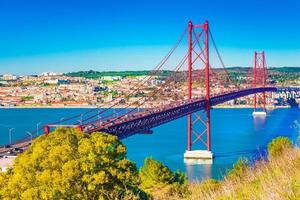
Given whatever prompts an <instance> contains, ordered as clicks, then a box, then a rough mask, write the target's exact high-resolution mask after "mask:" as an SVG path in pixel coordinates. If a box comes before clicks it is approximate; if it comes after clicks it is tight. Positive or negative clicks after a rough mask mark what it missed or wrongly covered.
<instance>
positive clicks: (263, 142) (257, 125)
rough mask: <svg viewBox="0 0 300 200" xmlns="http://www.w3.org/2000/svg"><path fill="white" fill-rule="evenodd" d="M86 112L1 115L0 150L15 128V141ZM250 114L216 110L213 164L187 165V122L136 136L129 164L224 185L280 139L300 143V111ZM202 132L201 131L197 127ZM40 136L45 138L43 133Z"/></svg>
mask: <svg viewBox="0 0 300 200" xmlns="http://www.w3.org/2000/svg"><path fill="white" fill-rule="evenodd" d="M86 110H87V109H81V108H76V109H75V108H30V109H29V108H12V109H6V108H5V109H0V120H1V122H0V131H1V132H0V133H1V137H0V144H1V145H3V144H7V143H8V142H9V134H8V132H9V131H8V130H9V128H11V127H13V128H14V130H13V132H12V140H13V141H16V140H18V139H20V138H23V137H24V136H25V135H26V131H32V130H35V129H36V126H37V123H39V122H42V123H46V122H52V121H56V120H59V119H63V118H64V117H65V116H70V115H74V114H78V113H83V112H85V111H86ZM252 111H253V110H252V109H248V108H234V109H230V108H215V109H212V111H211V130H212V135H211V141H212V151H213V153H214V155H215V158H214V160H213V163H212V164H205V165H203V164H202V165H201V164H191V163H189V164H188V163H185V162H184V159H183V153H184V152H185V150H186V146H187V119H186V117H184V118H181V119H178V120H175V121H172V122H170V123H167V124H164V125H161V126H159V127H156V128H154V129H153V134H152V135H134V136H132V137H130V138H127V139H124V140H123V142H124V143H125V145H126V146H127V149H128V158H129V159H130V160H132V161H134V162H136V164H137V166H138V167H140V166H141V165H143V162H144V159H145V158H146V157H149V156H151V157H153V158H155V159H158V160H160V161H162V162H163V163H164V164H165V165H167V166H168V167H170V168H171V169H172V170H177V169H180V170H182V171H184V172H186V173H187V175H188V178H189V180H190V181H199V180H201V179H203V178H206V177H212V178H216V179H222V178H223V176H224V174H225V173H226V171H227V170H229V169H230V168H232V165H233V164H234V163H235V162H236V161H237V160H238V158H239V157H246V158H248V159H250V160H251V159H256V158H259V157H261V156H264V155H265V151H266V147H267V144H268V143H269V142H270V141H271V140H272V138H275V137H277V136H286V137H289V138H291V139H292V140H293V141H294V142H296V141H297V138H298V132H299V128H298V122H300V112H299V111H300V110H299V109H287V108H278V109H274V110H270V111H268V114H267V116H266V117H265V118H253V116H252ZM198 128H199V129H200V127H198ZM40 134H42V132H40Z"/></svg>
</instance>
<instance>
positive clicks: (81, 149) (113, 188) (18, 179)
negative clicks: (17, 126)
mask: <svg viewBox="0 0 300 200" xmlns="http://www.w3.org/2000/svg"><path fill="white" fill-rule="evenodd" d="M0 181H1V185H0V186H1V189H0V195H1V196H0V198H1V199H122V198H124V197H125V196H132V197H133V196H136V195H137V194H139V193H140V194H142V192H141V191H140V190H139V189H138V185H139V183H140V180H139V176H138V172H137V169H136V166H135V164H134V163H132V162H130V161H128V160H127V159H126V147H125V146H124V145H123V144H122V143H121V142H120V141H119V140H118V139H117V137H115V136H112V135H109V134H105V133H93V134H91V135H89V134H85V133H82V132H80V131H79V130H76V129H66V128H58V129H56V130H55V131H54V132H53V133H51V134H49V135H48V136H41V137H39V138H37V139H36V140H35V141H34V143H33V144H32V145H31V147H30V148H29V149H28V150H27V151H25V152H24V153H23V154H21V155H20V156H18V157H17V158H16V160H15V163H14V166H13V169H12V170H11V171H10V172H9V173H6V174H4V175H1V176H0ZM3 183H5V184H3Z"/></svg>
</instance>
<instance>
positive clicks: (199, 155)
mask: <svg viewBox="0 0 300 200" xmlns="http://www.w3.org/2000/svg"><path fill="white" fill-rule="evenodd" d="M213 157H214V156H213V153H212V152H211V151H207V150H192V151H188V150H187V151H186V152H185V153H184V159H213Z"/></svg>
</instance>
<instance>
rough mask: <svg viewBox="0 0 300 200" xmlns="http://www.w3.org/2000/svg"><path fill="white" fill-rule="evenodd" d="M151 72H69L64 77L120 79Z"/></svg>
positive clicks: (164, 74) (162, 72)
mask: <svg viewBox="0 0 300 200" xmlns="http://www.w3.org/2000/svg"><path fill="white" fill-rule="evenodd" d="M150 73H151V71H146V70H143V71H104V72H98V71H93V70H90V71H79V72H70V73H66V74H65V75H66V76H72V77H84V78H101V77H103V76H121V77H136V76H146V75H149V74H150ZM170 73H171V71H168V70H163V71H161V72H160V73H159V74H160V75H162V76H167V75H169V74H170Z"/></svg>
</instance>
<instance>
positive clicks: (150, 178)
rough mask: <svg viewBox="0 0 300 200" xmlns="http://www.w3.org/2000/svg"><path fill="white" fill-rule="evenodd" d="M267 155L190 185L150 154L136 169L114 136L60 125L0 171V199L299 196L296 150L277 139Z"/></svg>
mask: <svg viewBox="0 0 300 200" xmlns="http://www.w3.org/2000/svg"><path fill="white" fill-rule="evenodd" d="M268 153H269V158H270V162H269V161H267V160H261V161H258V162H257V163H256V164H255V165H254V166H249V165H248V162H247V160H245V159H240V160H238V161H237V163H236V164H235V165H234V167H233V169H232V170H231V171H229V173H228V175H227V176H226V177H225V179H224V180H223V181H217V180H214V179H207V180H204V181H202V182H201V183H191V184H189V185H188V184H187V178H186V176H185V175H184V174H183V173H182V172H179V171H177V172H172V171H171V170H170V169H169V168H168V167H166V166H164V165H163V164H162V163H161V162H159V161H157V160H154V159H153V158H147V159H145V163H144V166H142V167H141V168H140V169H139V170H137V168H136V166H135V164H134V163H132V162H130V161H129V160H127V159H126V147H125V146H124V145H123V144H122V143H121V141H119V140H118V139H117V137H115V136H112V135H109V134H105V133H98V132H97V133H93V134H91V135H89V134H85V133H82V132H81V131H79V130H76V129H67V128H58V129H56V130H55V131H54V132H53V133H51V134H50V135H48V136H47V137H46V136H40V137H39V138H37V139H36V140H35V141H34V142H33V145H32V146H31V147H30V148H29V149H28V150H27V151H25V152H24V153H23V154H21V155H20V156H19V157H18V158H16V160H15V163H14V167H13V168H12V169H11V170H9V171H8V172H6V173H0V199H26V200H27V199H91V200H93V199H174V200H175V199H176V200H177V199H178V200H179V199H187V200H189V199H190V200H194V199H195V200H196V199H197V200H198V199H203V200H205V199H209V200H211V199H222V200H223V199H226V200H231V199H232V200H235V199H295V200H296V199H300V149H299V148H292V143H291V141H290V140H289V139H288V138H285V137H279V138H276V139H274V140H272V141H271V143H270V144H269V145H268Z"/></svg>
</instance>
